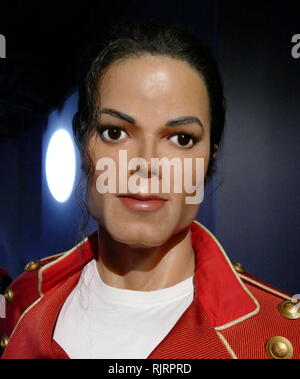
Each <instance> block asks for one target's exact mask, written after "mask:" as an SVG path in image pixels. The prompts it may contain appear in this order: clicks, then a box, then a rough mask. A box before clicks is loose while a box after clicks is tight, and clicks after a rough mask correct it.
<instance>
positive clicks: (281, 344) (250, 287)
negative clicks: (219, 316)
mask: <svg viewBox="0 0 300 379" xmlns="http://www.w3.org/2000/svg"><path fill="white" fill-rule="evenodd" d="M233 267H234V268H235V270H236V273H237V275H238V277H239V279H240V280H241V282H242V284H243V286H244V288H245V290H246V291H247V292H248V293H249V295H250V296H251V297H252V298H253V299H254V300H255V302H256V304H257V308H256V310H255V311H254V312H253V314H252V315H250V317H248V318H246V319H244V320H237V322H236V323H234V324H233V325H231V326H230V327H228V328H226V329H224V330H220V333H221V334H222V336H223V337H225V338H226V339H227V342H228V343H229V345H230V346H231V348H232V349H233V350H234V351H235V352H236V355H237V356H238V357H240V358H255V357H256V358H257V357H260V358H262V359H264V358H273V359H287V358H290V357H293V358H300V342H299V341H300V302H299V298H298V295H294V296H293V295H291V294H289V293H287V292H285V291H282V290H280V289H278V288H275V287H273V286H271V285H269V284H267V283H265V282H264V281H262V280H261V279H259V278H257V277H255V276H253V275H251V274H249V273H247V272H246V271H245V270H244V269H243V267H242V266H241V265H240V264H233ZM237 335H240V336H243V341H244V343H245V344H248V345H247V347H245V346H242V345H241V341H242V340H241V339H240V340H239V342H238V343H237V342H236V336H237Z"/></svg>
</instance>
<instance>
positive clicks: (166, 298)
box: [0, 23, 300, 359]
mask: <svg viewBox="0 0 300 379" xmlns="http://www.w3.org/2000/svg"><path fill="white" fill-rule="evenodd" d="M109 38H110V39H109V40H106V42H105V44H104V46H101V48H100V47H99V48H98V50H97V49H96V51H94V50H93V49H92V50H91V52H93V53H95V54H94V56H93V59H91V61H88V60H87V61H86V63H88V64H87V65H86V71H85V72H84V75H83V76H81V77H80V84H79V104H78V112H77V113H76V115H75V117H74V121H73V130H74V135H75V139H76V142H77V144H78V147H79V149H80V152H81V157H82V168H83V170H84V172H85V178H86V189H87V190H86V206H87V209H88V211H89V213H90V214H91V215H92V217H93V218H94V219H95V220H96V221H97V223H98V230H97V231H95V232H94V233H93V234H91V235H89V236H88V237H86V238H84V239H83V240H82V241H81V243H79V244H78V245H76V246H75V247H74V248H73V249H71V250H69V251H67V252H64V253H61V254H58V255H54V256H52V257H47V258H44V259H41V260H38V261H33V262H30V263H29V264H28V265H27V266H26V268H25V273H24V274H22V275H21V276H20V277H19V278H17V280H16V281H15V282H14V283H13V284H12V285H11V286H10V291H11V293H12V294H13V296H11V297H10V299H9V300H10V301H7V318H6V319H4V320H1V326H0V331H1V334H2V342H1V343H2V346H3V348H4V353H3V356H2V358H4V359H10V358H48V359H55V358H153V359H154V358H176V359H180V358H197V359H200V358H225V359H232V358H239V359H242V358H251V359H254V358H261V359H269V358H273V359H296V358H300V311H299V307H298V306H297V304H296V300H295V299H292V297H291V295H289V294H285V293H283V292H282V291H280V290H277V289H274V288H272V287H270V286H268V285H267V284H265V283H262V282H261V281H259V280H258V279H256V278H254V277H253V276H251V275H250V274H248V273H246V272H245V270H244V269H243V267H242V265H241V264H232V263H231V261H230V260H229V258H228V256H227V254H226V253H225V251H224V250H223V248H222V246H221V245H220V243H219V242H218V241H217V240H216V238H215V237H214V236H213V235H212V234H211V233H210V232H209V231H208V230H207V229H206V228H205V227H204V226H203V225H201V224H199V223H198V222H197V221H195V218H196V215H197V212H198V209H199V204H187V203H186V201H185V200H186V196H187V191H186V192H185V191H182V192H179V193H175V191H173V192H172V191H170V192H169V193H163V192H159V193H158V194H157V193H156V195H155V196H154V195H153V194H152V193H150V192H147V191H146V190H145V188H146V187H145V182H147V180H148V181H150V179H151V178H152V177H153V176H156V178H158V179H159V180H161V178H162V176H161V175H162V174H161V172H160V171H155V170H153V171H152V167H151V166H150V163H149V166H147V168H146V169H145V168H142V169H141V167H139V168H132V167H131V168H130V169H129V170H128V173H127V174H128V179H131V178H134V177H136V176H138V177H139V178H140V179H144V180H143V181H142V180H140V181H141V182H143V185H141V187H140V188H141V189H140V192H139V193H138V194H134V193H133V192H130V191H128V192H125V193H124V192H122V191H119V192H117V193H101V191H99V182H98V179H99V175H100V174H101V173H103V172H104V169H103V167H102V168H101V167H100V166H97V162H98V161H99V160H100V159H101V158H103V157H106V158H110V159H111V160H112V161H114V162H117V157H118V154H119V151H120V150H125V151H126V152H127V154H128V159H130V158H134V157H142V158H144V159H145V160H146V161H147V162H150V161H151V158H154V157H159V158H160V157H167V158H168V159H170V160H171V159H172V158H178V159H179V161H180V162H181V161H183V160H184V159H186V158H191V159H192V161H193V162H194V163H195V161H196V159H197V158H203V159H204V173H205V181H206V182H207V180H209V177H210V175H211V173H212V169H213V165H214V160H215V158H216V154H217V151H218V148H219V146H220V143H221V137H222V134H223V128H224V120H225V109H224V98H223V87H222V81H221V78H220V75H219V71H218V68H217V65H216V63H215V61H214V59H213V58H212V56H211V55H210V53H209V52H208V50H207V49H206V48H204V47H203V46H202V44H201V43H200V42H199V41H198V39H197V38H196V37H194V36H193V35H191V34H190V33H189V32H187V31H185V30H181V29H180V28H179V27H177V26H174V25H163V24H159V23H146V24H140V25H139V24H134V25H127V26H125V27H122V28H119V29H116V30H115V31H114V32H113V33H112V34H111V35H110V37H109ZM116 165H117V166H118V165H119V163H116ZM193 167H196V166H193ZM117 168H118V169H119V168H120V167H117ZM174 175H175V173H174V172H172V174H171V176H170V182H174V180H175V179H174ZM195 178H196V170H195V169H194V171H192V172H190V177H189V179H192V181H193V183H196V179H195ZM145 179H146V180H145ZM117 181H118V180H117ZM200 209H201V204H200ZM54 253H56V252H54Z"/></svg>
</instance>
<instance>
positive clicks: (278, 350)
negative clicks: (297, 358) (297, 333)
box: [266, 336, 293, 359]
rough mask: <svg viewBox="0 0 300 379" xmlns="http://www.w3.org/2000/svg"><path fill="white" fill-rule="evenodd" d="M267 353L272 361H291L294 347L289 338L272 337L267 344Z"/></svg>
mask: <svg viewBox="0 0 300 379" xmlns="http://www.w3.org/2000/svg"><path fill="white" fill-rule="evenodd" d="M266 351H267V353H268V355H269V357H270V358H271V359H291V358H292V356H293V345H292V344H291V343H290V341H289V340H288V339H287V338H284V337H280V336H277V337H272V338H270V339H269V340H268V342H267V345H266Z"/></svg>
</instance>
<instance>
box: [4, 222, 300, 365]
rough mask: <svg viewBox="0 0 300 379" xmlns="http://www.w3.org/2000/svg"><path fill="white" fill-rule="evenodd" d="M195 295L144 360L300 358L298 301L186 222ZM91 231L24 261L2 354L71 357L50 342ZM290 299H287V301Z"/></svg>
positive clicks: (91, 243) (93, 248)
mask: <svg viewBox="0 0 300 379" xmlns="http://www.w3.org/2000/svg"><path fill="white" fill-rule="evenodd" d="M191 230H192V243H193V249H194V252H195V259H196V269H195V275H194V288H195V295H194V300H193V301H192V303H191V304H190V306H189V307H188V308H187V309H186V311H185V312H184V313H183V314H182V315H181V317H180V318H179V320H178V321H177V322H176V324H175V325H174V327H173V328H172V329H171V331H170V332H169V333H168V335H167V336H166V337H165V338H164V339H163V340H162V341H161V342H160V343H159V344H158V346H156V348H155V349H154V350H153V351H152V352H151V354H150V355H149V356H148V359H154V358H161V359H169V358H170V359H185V358H186V359H187V358H189V359H190V358H197V359H198V358H224V359H226V358H229V359H231V358H240V359H243V358H250V359H254V358H259V359H268V358H274V359H288V358H292V359H296V358H298V359H299V358H300V306H298V305H300V304H295V302H294V300H293V299H291V296H289V295H287V294H285V293H283V292H281V291H279V290H276V289H274V288H272V287H270V286H268V285H266V284H264V283H262V282H260V281H258V280H257V279H256V278H254V277H253V276H251V275H249V274H246V273H245V272H243V269H242V267H241V266H240V265H239V264H232V263H231V262H230V261H229V259H228V257H227V255H226V253H225V252H224V250H223V248H222V247H221V245H220V244H219V242H218V241H217V240H216V238H215V237H214V236H213V235H212V234H211V233H210V232H209V231H208V230H207V229H205V228H204V227H203V226H202V225H201V224H199V223H198V222H197V221H194V222H193V223H192V225H191ZM97 238H98V237H97V233H96V232H94V233H93V234H91V235H90V236H89V237H87V238H85V239H84V240H83V241H82V242H81V244H80V245H77V246H75V247H74V248H73V249H71V250H70V251H67V252H65V253H62V254H58V255H56V256H52V257H48V258H44V259H42V260H40V261H35V262H30V263H29V264H28V265H27V267H26V272H25V273H23V274H22V275H21V276H20V277H18V278H17V279H16V280H15V281H14V283H13V284H12V285H11V287H10V289H9V290H8V292H7V294H6V298H7V317H6V318H5V319H0V333H1V335H2V336H3V338H2V346H3V347H5V349H4V353H3V356H2V358H3V359H9V358H48V359H55V358H65V359H66V358H69V357H68V355H67V353H66V352H65V351H63V349H62V348H61V347H60V346H59V345H58V344H57V343H56V342H55V341H54V340H53V338H52V336H53V332H54V328H55V322H56V320H57V317H58V314H59V311H60V309H61V308H62V306H63V304H64V302H65V300H66V299H67V297H68V295H69V294H70V292H71V291H72V290H73V288H74V287H75V286H76V284H77V282H78V280H79V277H80V274H81V270H82V269H83V267H84V266H85V265H86V264H87V263H88V262H89V261H90V260H91V259H93V258H94V257H95V256H96V255H97ZM292 300H293V301H292Z"/></svg>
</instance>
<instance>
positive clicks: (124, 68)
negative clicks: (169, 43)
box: [98, 55, 209, 122]
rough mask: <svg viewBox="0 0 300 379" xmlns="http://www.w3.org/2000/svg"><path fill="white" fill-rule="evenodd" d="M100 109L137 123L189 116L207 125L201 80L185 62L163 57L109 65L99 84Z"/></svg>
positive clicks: (132, 58)
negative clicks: (195, 116) (126, 116)
mask: <svg viewBox="0 0 300 379" xmlns="http://www.w3.org/2000/svg"><path fill="white" fill-rule="evenodd" d="M98 91H99V95H100V97H99V101H100V102H101V107H111V108H116V109H118V110H120V111H123V112H126V113H128V114H130V115H132V116H133V117H134V116H135V117H136V118H137V120H139V119H140V120H141V121H142V120H147V119H149V118H151V119H152V120H153V119H156V120H162V119H164V118H166V119H169V118H170V117H180V116H183V115H187V114H190V113H193V114H194V115H199V116H201V117H202V119H203V121H204V122H205V121H207V122H208V118H209V115H208V113H209V112H208V109H209V105H208V103H209V100H208V94H207V90H206V86H205V83H204V80H203V79H202V77H201V76H200V74H199V73H198V72H197V71H196V70H195V69H194V68H192V67H191V66H190V65H189V64H188V63H186V62H184V61H181V60H177V59H173V58H169V57H164V56H150V55H146V56H141V57H130V58H126V59H124V60H121V61H118V62H115V63H113V64H112V65H111V66H110V68H109V69H108V70H107V71H106V73H105V74H104V76H103V77H102V80H101V82H100V83H99V89H98Z"/></svg>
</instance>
